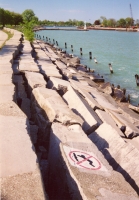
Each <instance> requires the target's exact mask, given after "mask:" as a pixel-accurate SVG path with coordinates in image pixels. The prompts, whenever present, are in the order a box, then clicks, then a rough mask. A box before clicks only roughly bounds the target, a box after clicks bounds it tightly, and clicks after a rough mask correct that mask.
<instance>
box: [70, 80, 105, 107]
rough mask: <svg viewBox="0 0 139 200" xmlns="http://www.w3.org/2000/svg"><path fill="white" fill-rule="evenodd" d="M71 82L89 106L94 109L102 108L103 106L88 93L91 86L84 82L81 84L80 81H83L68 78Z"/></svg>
mask: <svg viewBox="0 0 139 200" xmlns="http://www.w3.org/2000/svg"><path fill="white" fill-rule="evenodd" d="M69 81H70V83H71V86H72V87H73V88H74V89H76V90H77V91H78V92H79V93H80V94H82V96H83V97H84V98H85V100H86V101H87V103H88V104H89V105H90V106H91V108H93V110H96V109H97V108H99V109H101V110H103V107H102V106H101V105H100V104H98V102H97V101H96V100H95V99H94V98H93V97H92V95H90V93H89V91H90V92H91V90H92V88H91V87H90V86H89V85H86V84H84V83H83V84H82V82H84V81H82V82H81V81H80V82H78V81H74V80H71V79H70V80H69ZM87 88H88V90H87Z"/></svg>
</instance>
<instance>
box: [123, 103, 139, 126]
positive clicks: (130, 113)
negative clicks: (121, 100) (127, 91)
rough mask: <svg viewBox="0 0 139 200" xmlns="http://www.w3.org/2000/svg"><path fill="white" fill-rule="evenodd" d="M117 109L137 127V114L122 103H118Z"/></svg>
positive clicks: (138, 124) (138, 122) (138, 117)
mask: <svg viewBox="0 0 139 200" xmlns="http://www.w3.org/2000/svg"><path fill="white" fill-rule="evenodd" d="M119 110H120V112H121V113H122V114H123V115H124V116H125V117H126V118H127V119H129V120H130V122H131V123H132V124H134V125H135V126H136V127H139V115H138V114H137V113H135V112H134V111H133V110H131V109H129V108H128V107H127V106H126V105H124V104H122V105H120V104H119Z"/></svg>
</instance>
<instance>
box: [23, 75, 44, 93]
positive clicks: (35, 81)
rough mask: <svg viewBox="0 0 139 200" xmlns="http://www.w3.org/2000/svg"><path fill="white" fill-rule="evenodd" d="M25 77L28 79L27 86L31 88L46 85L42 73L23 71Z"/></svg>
mask: <svg viewBox="0 0 139 200" xmlns="http://www.w3.org/2000/svg"><path fill="white" fill-rule="evenodd" d="M25 76H26V79H27V81H28V86H29V88H31V90H32V89H33V88H36V87H46V84H47V83H46V81H45V80H44V78H43V76H42V74H40V73H36V72H27V71H26V72H25Z"/></svg>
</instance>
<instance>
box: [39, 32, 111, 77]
mask: <svg viewBox="0 0 139 200" xmlns="http://www.w3.org/2000/svg"><path fill="white" fill-rule="evenodd" d="M35 36H36V38H38V39H40V40H41V36H40V35H38V34H35ZM43 40H45V38H44V36H43ZM46 41H47V42H50V43H51V40H50V38H48V37H46ZM53 44H56V45H57V46H58V42H57V41H56V42H55V40H54V39H53ZM65 49H67V43H66V42H65ZM71 51H72V52H73V45H71ZM80 55H81V56H82V55H83V51H82V48H80ZM89 58H90V60H91V59H92V52H89ZM95 60H96V59H95ZM96 63H97V62H96ZM108 65H109V69H110V72H111V74H113V69H112V65H111V63H109V64H108Z"/></svg>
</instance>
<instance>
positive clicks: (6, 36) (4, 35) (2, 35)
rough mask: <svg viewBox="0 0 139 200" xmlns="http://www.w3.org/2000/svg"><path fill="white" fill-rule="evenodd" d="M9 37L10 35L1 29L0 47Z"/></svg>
mask: <svg viewBox="0 0 139 200" xmlns="http://www.w3.org/2000/svg"><path fill="white" fill-rule="evenodd" d="M7 38H8V35H7V34H6V33H4V32H3V31H2V30H0V47H1V46H2V45H3V43H4V42H5V40H6V39H7Z"/></svg>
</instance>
